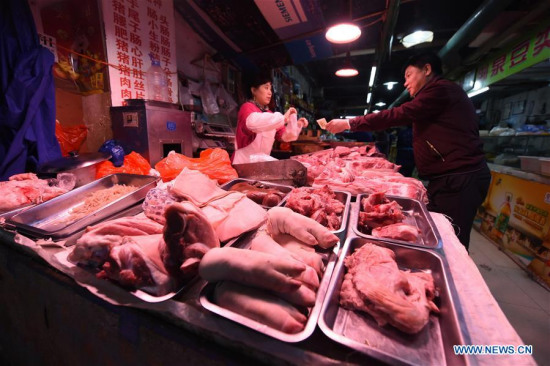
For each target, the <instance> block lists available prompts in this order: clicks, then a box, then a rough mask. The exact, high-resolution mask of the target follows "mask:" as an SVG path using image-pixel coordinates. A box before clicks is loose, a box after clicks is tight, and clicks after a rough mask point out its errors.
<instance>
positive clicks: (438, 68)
mask: <svg viewBox="0 0 550 366" xmlns="http://www.w3.org/2000/svg"><path fill="white" fill-rule="evenodd" d="M426 64H430V65H431V66H432V71H433V72H434V74H436V75H441V74H443V66H442V64H441V59H440V58H439V56H438V55H437V54H436V53H434V52H424V53H419V54H416V55H414V56H411V57H409V59H408V60H407V62H405V65H404V66H403V70H402V72H403V74H404V73H405V69H407V67H409V66H414V67H417V68H419V69H421V68H422V67H424V65H426Z"/></svg>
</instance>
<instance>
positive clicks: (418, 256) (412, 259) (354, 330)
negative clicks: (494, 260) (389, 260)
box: [319, 237, 469, 365]
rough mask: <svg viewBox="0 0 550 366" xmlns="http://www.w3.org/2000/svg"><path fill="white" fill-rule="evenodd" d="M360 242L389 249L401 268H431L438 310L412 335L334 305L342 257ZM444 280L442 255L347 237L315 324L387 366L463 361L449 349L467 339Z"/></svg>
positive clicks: (341, 277) (450, 289)
mask: <svg viewBox="0 0 550 366" xmlns="http://www.w3.org/2000/svg"><path fill="white" fill-rule="evenodd" d="M366 242H372V243H374V244H376V245H380V246H383V247H386V248H389V249H391V250H393V251H394V252H395V254H396V261H397V264H398V266H399V268H401V269H410V270H413V271H430V272H431V274H432V276H433V278H434V283H435V286H436V288H437V289H438V294H439V296H438V297H437V298H436V299H435V302H436V304H437V306H438V307H439V309H440V311H441V313H440V314H439V315H437V314H432V315H430V320H429V322H428V324H427V325H426V327H425V328H424V329H423V330H422V331H420V332H419V333H418V334H415V335H410V334H406V333H403V332H401V331H399V330H398V329H396V328H394V327H392V326H389V325H388V326H385V327H380V326H378V324H377V323H376V321H375V320H374V318H372V317H371V316H370V315H369V314H366V313H362V312H355V311H351V310H346V309H343V308H341V307H340V306H339V299H340V289H341V286H342V282H343V280H344V275H345V271H346V268H345V266H344V259H345V258H346V257H347V256H348V255H350V254H352V253H353V252H354V250H355V249H357V248H359V247H361V246H362V245H364V244H365V243H366ZM450 281H452V280H451V279H450V276H449V275H448V274H447V273H446V270H445V265H444V262H443V259H442V258H441V257H440V256H439V255H438V254H436V253H435V252H433V251H429V250H425V249H421V248H413V247H406V246H402V245H399V244H394V243H390V242H387V241H382V240H367V239H364V238H358V237H350V238H348V239H347V240H346V243H345V245H344V247H343V249H342V253H341V254H340V257H339V258H338V263H337V264H336V267H335V268H334V272H333V275H332V279H331V281H330V285H329V289H328V291H327V294H326V296H325V302H324V303H323V308H322V310H321V315H320V317H319V327H320V328H321V330H322V331H323V333H325V334H326V335H327V336H328V337H329V338H330V339H332V340H334V341H335V342H338V343H340V344H343V345H345V346H348V347H350V348H352V349H354V350H356V351H358V352H362V353H365V354H367V355H369V356H371V357H374V358H376V359H379V360H381V361H383V362H385V363H388V364H392V365H396V364H406V365H468V360H467V358H466V357H465V356H457V355H455V354H454V352H453V345H459V344H467V343H465V341H468V342H469V337H468V336H467V335H463V334H462V333H461V331H460V323H459V318H458V315H457V311H459V309H457V308H456V304H455V301H454V298H453V291H454V285H453V284H452V282H450Z"/></svg>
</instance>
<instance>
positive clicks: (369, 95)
mask: <svg viewBox="0 0 550 366" xmlns="http://www.w3.org/2000/svg"><path fill="white" fill-rule="evenodd" d="M370 98H372V93H369V94H367V104H368V103H370Z"/></svg>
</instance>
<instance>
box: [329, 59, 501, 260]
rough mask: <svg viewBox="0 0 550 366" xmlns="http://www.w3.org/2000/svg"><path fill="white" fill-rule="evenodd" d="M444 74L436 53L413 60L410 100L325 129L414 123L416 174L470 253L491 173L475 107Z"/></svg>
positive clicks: (407, 72)
mask: <svg viewBox="0 0 550 366" xmlns="http://www.w3.org/2000/svg"><path fill="white" fill-rule="evenodd" d="M441 74H442V67H441V60H440V59H439V57H438V56H437V55H436V54H434V53H424V54H419V55H417V56H413V57H411V58H410V59H409V60H408V61H407V63H406V64H405V84H404V85H405V88H407V90H408V92H409V94H410V95H411V96H412V98H413V99H412V100H411V101H409V102H407V103H404V104H402V105H401V106H399V107H395V108H392V109H388V110H385V111H382V112H380V113H377V114H368V115H365V116H360V117H356V118H354V119H351V120H347V119H335V120H332V121H330V122H329V123H328V124H327V127H326V129H327V130H328V131H330V132H332V133H338V132H341V131H344V130H347V129H351V130H368V131H376V130H382V129H386V128H388V127H393V126H399V125H406V124H412V128H413V149H414V159H415V163H416V167H417V169H418V174H419V176H420V177H421V178H422V179H426V180H428V181H429V184H428V188H427V189H428V199H429V204H428V209H429V210H430V211H435V212H440V213H443V214H445V215H447V216H449V217H450V218H451V220H452V222H453V224H454V225H455V232H456V233H457V236H458V238H459V240H460V242H461V243H462V244H463V245H464V246H465V247H466V249H468V246H469V243H470V231H471V228H472V224H473V220H474V217H475V214H476V210H477V208H478V207H479V205H480V204H481V203H482V202H483V200H484V199H485V196H486V194H487V190H488V188H489V183H490V181H491V174H490V171H489V169H488V167H487V163H486V161H485V157H484V154H483V149H482V147H483V144H482V142H481V139H480V138H479V126H478V123H477V118H476V114H475V109H474V106H473V104H472V102H471V101H470V99H469V98H468V96H467V95H466V93H465V92H464V91H463V90H462V88H461V87H460V86H459V85H457V84H455V83H453V82H451V81H448V80H445V79H443V78H442V77H441Z"/></svg>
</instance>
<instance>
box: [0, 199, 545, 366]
mask: <svg viewBox="0 0 550 366" xmlns="http://www.w3.org/2000/svg"><path fill="white" fill-rule="evenodd" d="M358 209H359V208H358V203H352V213H351V214H350V215H354V212H357V211H358ZM431 217H432V219H433V222H434V223H435V226H436V227H437V230H438V231H439V234H440V236H441V238H442V246H441V248H439V249H437V248H436V249H433V252H434V253H435V254H437V255H438V256H441V257H442V258H445V259H446V260H445V263H446V265H445V266H448V268H446V269H445V270H447V271H448V272H447V273H448V276H449V279H450V282H449V283H451V284H452V286H453V287H454V289H452V291H451V292H452V293H453V294H454V297H455V298H454V304H455V309H456V313H457V319H458V322H459V328H460V333H461V334H462V337H463V341H464V343H465V344H467V345H468V344H471V345H513V346H520V345H523V342H522V340H521V339H520V337H519V336H518V334H517V333H516V331H515V330H514V329H513V328H512V326H511V325H510V323H509V322H508V320H507V319H506V317H505V315H504V314H503V312H502V311H501V309H500V308H499V306H498V304H497V303H496V301H495V299H494V298H493V296H492V295H491V293H490V291H489V289H488V288H487V285H486V284H485V282H484V281H483V278H482V277H481V274H480V273H479V271H478V270H477V268H476V266H475V264H474V263H473V261H472V260H471V258H470V257H469V256H468V253H467V252H466V251H465V249H464V247H463V246H462V245H461V244H460V242H459V241H458V239H457V238H456V236H455V235H454V232H453V229H452V226H451V225H450V223H449V221H448V220H447V219H446V218H445V217H444V216H442V215H440V214H436V213H431ZM354 235H355V234H354V232H353V230H352V225H349V226H348V230H347V237H348V238H350V237H352V236H354ZM0 241H1V242H0V296H1V298H2V299H3V301H2V302H1V305H0V323H1V324H3V326H2V328H3V331H2V332H1V333H0V344H1V345H2V348H1V352H0V355H1V356H0V360H1V361H3V364H36V363H43V364H82V365H85V364H138V365H139V364H174V363H176V362H177V363H184V364H252V363H267V364H299V365H320V364H342V363H348V364H382V363H383V359H381V358H377V357H372V355H370V356H369V355H368V353H365V352H361V351H358V350H357V349H355V348H353V347H348V346H346V345H344V344H341V343H338V342H335V341H333V339H331V338H329V337H327V336H326V335H325V333H323V331H322V330H321V329H320V327H319V326H318V327H316V328H315V331H314V332H313V334H312V335H311V336H310V337H308V338H307V339H305V340H302V341H300V342H297V343H291V342H283V341H281V340H277V339H274V338H272V337H269V336H267V335H264V334H261V333H259V332H256V331H254V330H252V329H249V328H247V327H244V326H242V325H239V324H236V323H234V322H232V321H231V320H228V319H226V318H223V317H220V316H218V315H216V314H213V313H211V312H209V311H208V310H206V309H204V308H203V307H202V306H201V304H200V302H199V294H200V292H201V289H202V288H203V287H204V284H205V282H204V281H203V280H200V279H196V280H194V281H192V282H191V283H190V284H188V285H187V286H186V287H185V289H184V290H183V291H180V292H179V293H177V294H176V295H175V296H173V297H172V298H171V299H169V300H166V301H162V302H157V303H152V302H147V301H143V300H141V299H139V298H137V297H136V296H133V295H131V294H130V293H129V292H127V291H125V290H123V289H122V288H120V287H118V286H112V285H110V283H108V282H106V281H105V280H100V279H95V276H92V275H90V276H88V277H87V276H86V274H85V272H83V271H75V272H72V271H71V269H70V268H69V267H67V266H65V265H64V264H63V263H62V261H60V260H59V258H60V257H63V255H62V253H63V252H64V251H67V248H66V247H63V246H62V247H59V246H56V245H52V243H51V242H46V241H38V242H35V241H31V240H28V239H27V238H25V237H23V236H21V235H19V234H14V233H12V232H8V231H0ZM83 273H84V274H83ZM75 281H76V282H75ZM94 281H96V282H94ZM96 285H97V286H96ZM443 352H444V353H445V354H446V356H445V357H446V358H445V362H446V363H447V364H470V365H476V364H479V365H492V364H497V363H498V364H499V365H517V364H522V365H531V364H532V365H535V364H536V363H535V361H534V359H533V358H532V356H530V355H521V356H520V355H513V356H512V355H506V356H503V355H488V354H486V355H477V356H467V357H466V356H463V357H459V356H456V357H454V351H452V350H443ZM385 361H386V362H389V363H391V364H401V363H403V362H402V361H400V360H399V359H398V358H395V359H389V360H388V359H385ZM407 364H409V362H407ZM412 364H414V362H413V363H412Z"/></svg>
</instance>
